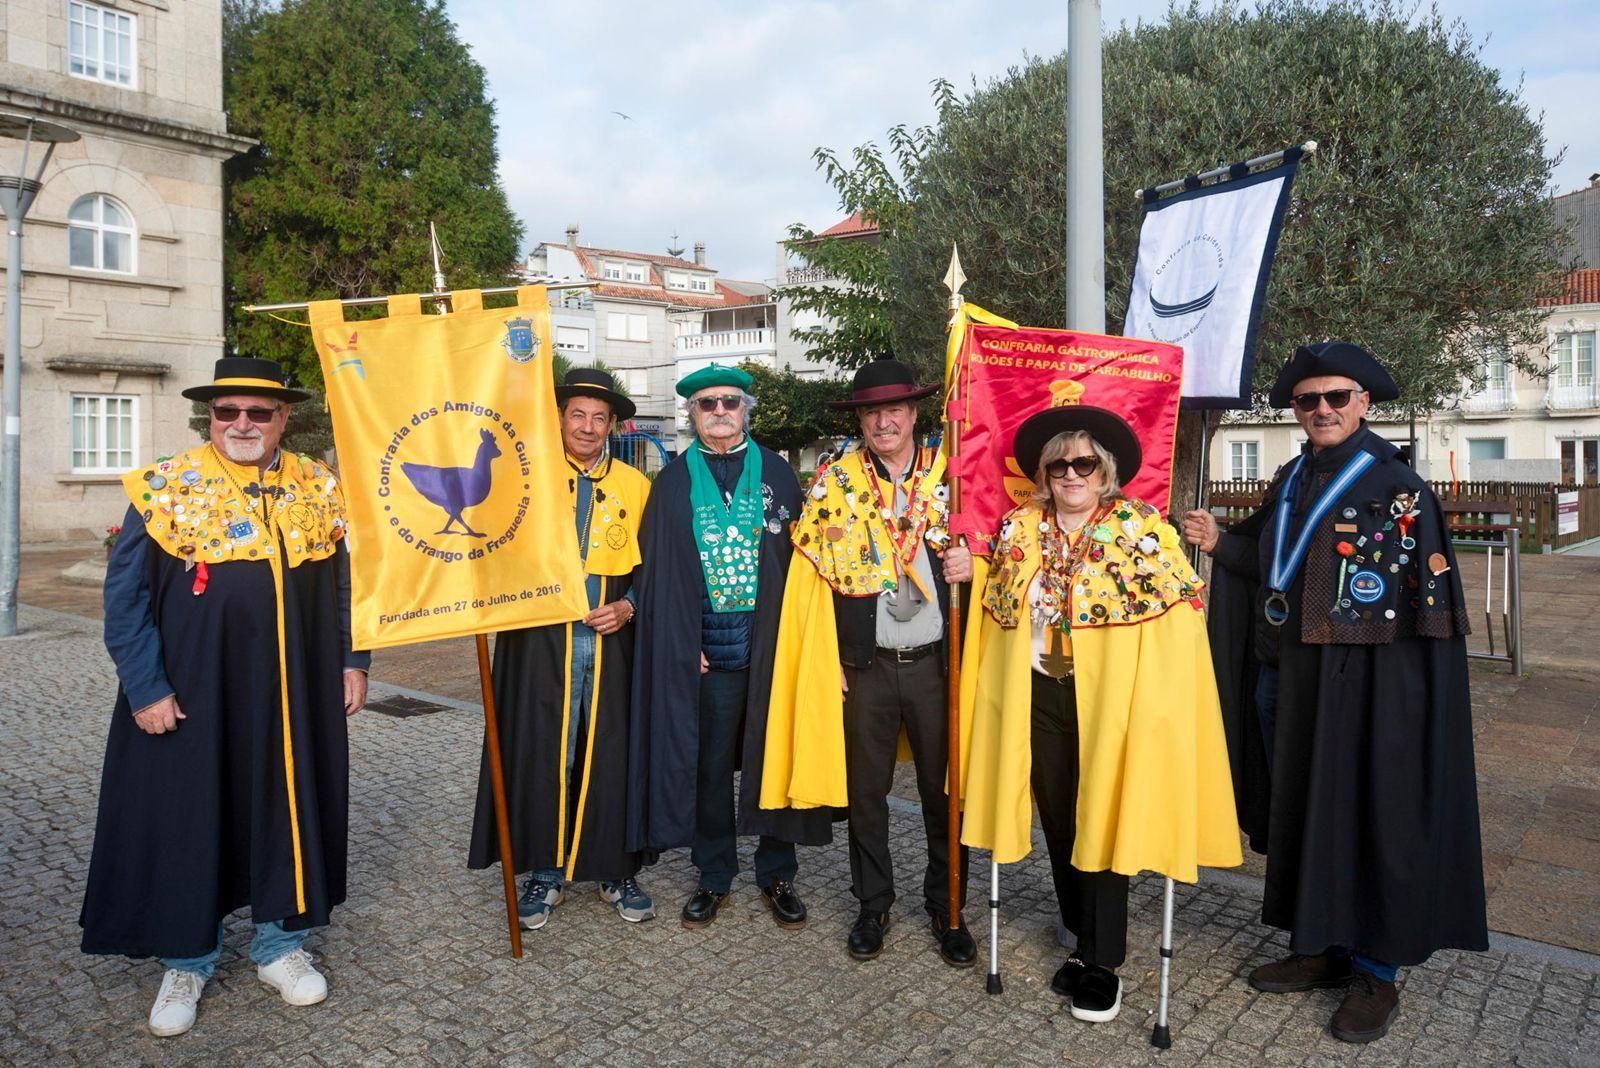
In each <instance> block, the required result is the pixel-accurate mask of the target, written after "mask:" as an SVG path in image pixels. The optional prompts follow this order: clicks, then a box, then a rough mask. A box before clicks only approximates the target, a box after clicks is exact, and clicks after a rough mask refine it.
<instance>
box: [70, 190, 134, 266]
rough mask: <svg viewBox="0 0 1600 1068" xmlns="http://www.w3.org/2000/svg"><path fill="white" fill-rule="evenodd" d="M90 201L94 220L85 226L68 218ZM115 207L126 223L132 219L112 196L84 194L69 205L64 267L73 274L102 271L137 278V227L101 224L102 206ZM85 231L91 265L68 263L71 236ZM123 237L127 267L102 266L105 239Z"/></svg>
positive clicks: (103, 213) (124, 207) (103, 221)
mask: <svg viewBox="0 0 1600 1068" xmlns="http://www.w3.org/2000/svg"><path fill="white" fill-rule="evenodd" d="M86 200H88V201H91V202H92V203H93V205H94V218H92V219H90V220H88V221H87V222H85V221H81V220H77V219H74V218H72V213H73V212H74V211H76V210H78V205H80V204H82V203H83V202H84V201H86ZM107 201H110V202H111V203H112V204H115V205H116V207H117V210H118V211H120V212H122V213H123V214H124V215H125V216H127V217H128V219H130V220H132V219H133V217H134V216H133V212H131V211H129V210H128V205H126V204H124V203H123V202H122V201H120V200H118V199H117V198H116V197H114V196H112V195H111V194H110V193H86V194H84V195H83V196H81V197H79V198H78V199H77V200H74V201H73V202H72V207H70V208H68V209H67V265H68V266H69V267H71V268H72V269H73V270H75V271H104V272H106V273H107V274H138V273H139V227H138V224H137V223H130V225H128V226H116V225H114V224H111V223H108V222H106V221H105V213H106V202H107ZM74 230H85V231H88V232H89V233H90V234H93V235H94V263H92V264H85V263H73V262H72V232H73V231H74ZM108 235H109V236H112V237H126V238H127V239H128V265H127V267H126V268H122V267H107V266H105V241H106V237H107V236H108Z"/></svg>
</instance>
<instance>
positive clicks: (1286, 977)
mask: <svg viewBox="0 0 1600 1068" xmlns="http://www.w3.org/2000/svg"><path fill="white" fill-rule="evenodd" d="M1350 972H1351V968H1350V955H1349V954H1348V953H1346V954H1344V955H1342V956H1333V955H1332V954H1328V953H1318V954H1317V955H1315V956H1307V955H1306V954H1304V953H1292V954H1290V955H1289V956H1287V957H1285V958H1284V959H1283V960H1275V961H1273V962H1272V963H1271V964H1263V965H1262V966H1261V967H1259V968H1257V969H1256V970H1255V971H1253V972H1251V973H1250V985H1251V986H1253V987H1255V988H1256V989H1257V990H1260V991H1262V992H1263V993H1266V994H1298V993H1299V992H1300V991H1302V990H1317V989H1319V988H1322V987H1338V986H1344V985H1345V984H1346V983H1348V982H1349V981H1350Z"/></svg>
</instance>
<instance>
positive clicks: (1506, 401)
mask: <svg viewBox="0 0 1600 1068" xmlns="http://www.w3.org/2000/svg"><path fill="white" fill-rule="evenodd" d="M1516 406H1517V391H1516V390H1514V389H1512V388H1511V387H1510V386H1490V387H1488V388H1487V389H1484V390H1482V391H1480V392H1478V393H1474V394H1472V395H1471V396H1470V397H1462V398H1461V410H1462V411H1464V412H1480V413H1481V412H1509V411H1511V410H1512V409H1513V408H1515V407H1516Z"/></svg>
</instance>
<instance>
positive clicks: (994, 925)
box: [984, 853, 1004, 994]
mask: <svg viewBox="0 0 1600 1068" xmlns="http://www.w3.org/2000/svg"><path fill="white" fill-rule="evenodd" d="M984 989H985V990H987V991H988V992H989V993H991V994H998V993H1000V992H1001V990H1003V989H1004V987H1002V986H1001V984H1000V864H999V862H997V861H996V860H995V859H994V854H993V853H991V854H989V979H988V981H987V982H986V983H985V984H984Z"/></svg>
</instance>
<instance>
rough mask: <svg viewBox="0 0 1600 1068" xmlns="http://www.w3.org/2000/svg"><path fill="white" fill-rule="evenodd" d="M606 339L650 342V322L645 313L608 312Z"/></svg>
mask: <svg viewBox="0 0 1600 1068" xmlns="http://www.w3.org/2000/svg"><path fill="white" fill-rule="evenodd" d="M606 339H607V340H609V341H649V340H650V333H649V321H648V319H647V318H646V317H645V314H644V313H643V312H620V311H614V312H606Z"/></svg>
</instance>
